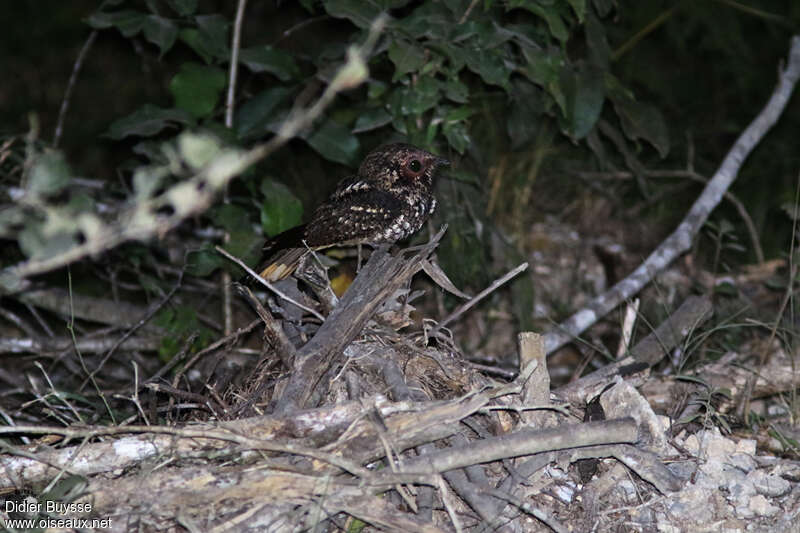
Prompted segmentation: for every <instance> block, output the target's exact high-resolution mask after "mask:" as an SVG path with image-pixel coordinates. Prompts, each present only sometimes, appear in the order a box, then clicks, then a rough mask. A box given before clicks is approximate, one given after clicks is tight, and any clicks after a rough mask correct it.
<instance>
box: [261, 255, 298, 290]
mask: <svg viewBox="0 0 800 533" xmlns="http://www.w3.org/2000/svg"><path fill="white" fill-rule="evenodd" d="M306 253H308V248H286V249H284V250H281V251H279V252H278V253H276V254H275V255H274V256H272V257H270V258H269V260H268V261H266V262H265V263H264V264H263V265H262V266H261V268H260V269H259V270H258V275H259V276H261V277H262V278H264V279H265V280H267V281H269V282H274V281H280V280H282V279H284V278H288V277H289V276H290V275H291V274H292V272H294V271H295V269H296V268H297V265H298V264H299V263H300V259H302V258H303V256H304V255H305V254H306Z"/></svg>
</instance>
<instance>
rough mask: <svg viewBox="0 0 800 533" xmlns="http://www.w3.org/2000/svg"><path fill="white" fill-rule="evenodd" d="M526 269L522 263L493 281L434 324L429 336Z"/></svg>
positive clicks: (525, 265)
mask: <svg viewBox="0 0 800 533" xmlns="http://www.w3.org/2000/svg"><path fill="white" fill-rule="evenodd" d="M527 268H528V263H522V264H521V265H518V266H517V267H516V268H514V269H513V270H511V271H510V272H508V273H506V274H505V275H504V276H502V277H500V278H498V279H496V280H494V281H493V282H492V284H491V285H489V286H488V287H486V288H485V289H483V290H482V291H481V292H479V293H478V294H476V295H475V296H473V297H472V299H471V300H470V301H468V302H464V303H463V304H461V305H460V306H459V307H458V308H457V309H456V310H455V311H453V312H452V313H450V314H449V315H448V316H447V317H446V318H445V319H444V320H442V321H441V322H439V323H438V324H436V326H434V327H433V329H432V330H431V332H430V335H435V334H436V333H437V332H438V331H439V330H440V329H442V328H443V327H445V326H447V324H449V323H450V322H452V321H453V320H456V319H457V318H458V317H460V316H461V315H463V314H464V313H466V312H467V311H469V310H470V309H472V308H473V307H474V306H475V305H476V304H477V303H478V302H480V301H481V300H483V299H484V298H486V296H488V295H489V294H491V293H492V292H494V291H496V290H497V289H498V288H499V287H500V286H501V285H503V284H504V283H506V282H507V281H508V280H510V279H511V278H513V277H514V276H516V275H517V274H519V273H520V272H523V271H524V270H525V269H527Z"/></svg>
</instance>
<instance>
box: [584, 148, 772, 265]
mask: <svg viewBox="0 0 800 533" xmlns="http://www.w3.org/2000/svg"><path fill="white" fill-rule="evenodd" d="M692 166H693V165H691V162H690V164H689V165H688V167H687V169H686V170H643V171H642V173H643V174H644V176H646V177H648V178H688V179H690V180H692V181H696V182H698V183H702V184H704V185H705V184H707V183H708V178H706V177H705V176H703V175H702V174H699V173H698V172H695V171H694V170H693V169H692ZM578 175H579V176H580V177H582V178H588V179H598V178H599V179H613V180H627V179H631V178H633V177H635V175H634V174H633V173H632V172H628V171H625V170H621V171H614V172H579V173H578ZM670 192H673V191H670ZM659 197H661V195H659ZM723 197H724V198H725V199H726V200H728V201H729V202H730V203H731V204H732V205H733V207H734V209H736V212H737V213H738V214H739V218H741V219H742V222H744V225H745V228H747V233H748V236H749V237H750V242H751V243H752V245H753V253H755V255H756V261H757V262H758V263H759V264H760V263H763V262H764V261H765V258H764V250H763V248H762V247H761V240H760V239H759V237H758V230H757V229H756V225H755V223H754V222H753V218H752V217H751V216H750V213H748V212H747V208H746V207H745V206H744V204H743V203H742V201H741V200H739V198H738V197H737V196H736V195H735V194H733V193H732V192H730V191H725V194H724V196H723ZM654 200H655V198H652V197H651V198H650V199H649V200H648V202H646V203H645V204H642V205H650V204H651V203H652V202H653V201H654ZM636 211H639V207H638V206H637V208H636Z"/></svg>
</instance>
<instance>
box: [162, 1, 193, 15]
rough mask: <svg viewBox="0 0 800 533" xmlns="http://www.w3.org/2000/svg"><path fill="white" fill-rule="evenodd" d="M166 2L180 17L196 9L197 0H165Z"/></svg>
mask: <svg viewBox="0 0 800 533" xmlns="http://www.w3.org/2000/svg"><path fill="white" fill-rule="evenodd" d="M167 4H169V7H171V8H172V9H173V11H175V12H176V13H177V14H178V15H180V16H182V17H185V16H186V15H191V14H193V13H194V12H195V11H197V0H167Z"/></svg>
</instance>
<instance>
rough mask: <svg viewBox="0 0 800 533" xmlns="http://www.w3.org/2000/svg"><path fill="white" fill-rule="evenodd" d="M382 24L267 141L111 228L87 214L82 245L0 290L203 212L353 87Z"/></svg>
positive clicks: (1, 278) (12, 273) (7, 277)
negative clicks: (318, 93) (306, 105)
mask: <svg viewBox="0 0 800 533" xmlns="http://www.w3.org/2000/svg"><path fill="white" fill-rule="evenodd" d="M386 20H387V17H386V16H379V17H378V18H377V19H375V21H374V22H373V23H372V26H371V27H370V32H369V36H368V37H367V40H366V42H365V43H364V44H363V45H362V46H352V47H351V48H350V49H349V50H348V53H347V61H346V63H345V64H344V65H343V66H342V67H341V68H340V69H339V71H338V72H337V73H336V75H335V76H334V78H333V80H332V81H331V83H330V84H329V85H328V86H327V87H326V88H325V91H324V92H323V93H322V96H320V98H319V99H318V100H317V101H316V102H315V103H314V105H312V106H311V107H310V108H308V109H296V110H294V111H293V112H292V113H290V115H289V118H288V119H287V120H286V121H285V122H284V123H283V124H282V125H281V127H280V129H279V130H278V132H277V134H276V135H274V136H273V137H272V138H271V139H270V140H269V141H267V142H265V143H263V144H259V145H257V146H255V147H253V148H252V149H250V150H247V151H242V150H237V149H234V148H227V149H225V150H224V151H223V152H222V153H221V155H220V156H219V157H217V158H215V159H214V160H213V161H211V162H210V163H209V164H208V165H207V166H206V167H204V168H203V169H201V170H200V171H199V172H198V173H197V174H196V175H195V176H193V177H191V178H189V179H188V180H186V181H183V182H180V183H178V184H176V185H174V186H173V187H171V188H169V189H167V190H166V191H165V192H164V193H162V194H160V195H159V196H157V197H155V198H151V199H148V200H143V201H141V202H138V203H136V204H135V205H133V206H132V207H131V209H130V210H128V211H126V212H125V213H124V214H123V215H122V216H121V217H120V219H119V220H118V221H116V222H115V223H113V224H112V225H111V226H106V225H104V224H102V223H100V221H99V220H98V219H97V218H96V217H94V216H93V215H89V214H86V215H85V220H84V219H81V221H79V222H80V229H81V230H84V237H85V241H84V242H83V243H82V244H78V245H76V246H73V247H72V248H70V249H68V250H66V251H64V252H62V253H59V254H56V255H54V256H51V257H47V258H43V259H29V260H26V261H22V262H20V263H17V264H16V265H13V266H11V267H7V268H5V269H3V270H0V291H3V292H12V291H18V290H21V289H23V288H25V286H26V282H25V281H24V280H25V278H28V277H30V276H34V275H36V274H42V273H44V272H50V271H51V270H55V269H57V268H60V267H63V266H65V265H68V264H70V263H72V262H74V261H77V260H79V259H83V258H84V257H87V256H91V255H97V254H100V253H102V252H105V251H107V250H110V249H112V248H114V247H116V246H119V245H120V244H122V243H124V242H127V241H130V240H145V239H148V238H151V237H153V236H155V235H163V234H164V233H166V232H168V231H170V230H172V229H173V228H175V227H177V226H178V225H179V224H180V223H182V222H183V221H184V220H185V219H187V218H189V217H192V216H195V215H197V214H198V213H201V212H203V211H204V210H205V209H207V208H208V207H209V206H210V205H211V203H212V202H213V200H214V198H215V196H216V193H217V192H218V191H219V190H221V189H223V188H224V187H225V186H226V185H227V184H228V183H229V182H230V181H231V180H232V179H234V178H235V177H236V176H239V175H240V174H241V173H242V172H244V171H245V170H246V169H247V168H249V167H250V166H252V165H254V164H255V163H257V162H259V161H261V160H262V159H264V158H265V157H267V156H269V155H270V154H272V153H273V152H275V151H276V150H277V149H278V148H280V147H281V146H283V145H284V144H286V143H287V142H288V141H289V140H290V139H292V138H293V137H295V136H296V135H297V134H298V133H300V132H301V131H303V130H304V129H306V128H307V127H309V126H311V124H312V123H313V122H314V120H316V119H317V118H318V117H319V116H320V115H321V114H322V112H323V111H324V110H325V109H326V108H327V107H328V105H330V103H331V102H332V101H333V99H334V98H335V96H336V95H337V94H338V93H339V92H341V91H344V90H347V89H352V88H353V87H356V86H358V85H360V84H361V83H362V82H363V81H364V80H365V79H366V78H367V75H368V69H367V58H368V57H369V53H370V51H371V50H372V47H373V46H374V45H375V42H376V41H377V38H378V35H379V34H380V33H381V32H382V31H383V27H384V26H385V24H386Z"/></svg>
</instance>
